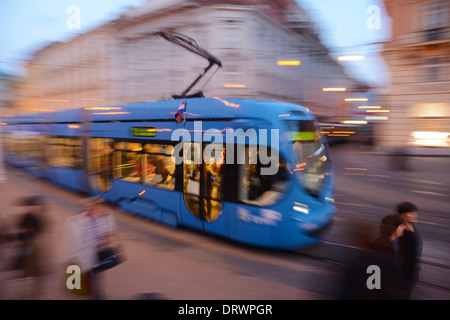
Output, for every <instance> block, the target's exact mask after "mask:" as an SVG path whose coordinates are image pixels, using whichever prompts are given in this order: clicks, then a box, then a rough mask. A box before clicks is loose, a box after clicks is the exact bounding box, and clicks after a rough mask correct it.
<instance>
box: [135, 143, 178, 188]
mask: <svg viewBox="0 0 450 320" xmlns="http://www.w3.org/2000/svg"><path fill="white" fill-rule="evenodd" d="M145 150H146V151H147V152H149V153H145V154H144V157H143V159H142V160H143V161H142V165H141V166H140V167H139V171H140V173H141V174H142V177H143V183H144V184H146V185H150V186H157V187H160V188H165V189H169V190H173V189H175V162H174V158H173V157H172V152H173V146H171V145H146V146H145Z"/></svg>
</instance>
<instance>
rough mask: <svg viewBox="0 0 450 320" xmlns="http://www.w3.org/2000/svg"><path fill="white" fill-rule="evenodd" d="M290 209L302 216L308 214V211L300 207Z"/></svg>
mask: <svg viewBox="0 0 450 320" xmlns="http://www.w3.org/2000/svg"><path fill="white" fill-rule="evenodd" d="M292 209H294V210H295V211H297V212H301V213H304V214H309V209H308V208H305V207H301V206H293V207H292Z"/></svg>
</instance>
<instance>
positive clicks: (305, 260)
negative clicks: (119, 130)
mask: <svg viewBox="0 0 450 320" xmlns="http://www.w3.org/2000/svg"><path fill="white" fill-rule="evenodd" d="M332 152H333V161H334V166H335V173H336V206H337V208H338V212H337V214H336V217H335V222H334V224H333V225H332V227H331V228H330V230H329V231H328V233H327V234H326V235H325V238H324V241H325V242H324V243H321V244H319V245H318V246H316V247H314V248H311V250H305V251H303V252H298V253H295V252H294V253H289V252H281V253H279V252H273V251H270V250H269V251H268V250H262V249H258V248H253V247H248V246H242V245H239V244H236V243H232V242H229V241H226V240H223V239H220V238H216V237H210V236H207V235H203V234H201V233H197V232H193V231H190V230H185V229H176V230H175V229H171V228H168V227H165V226H162V225H158V224H155V223H152V222H149V221H147V220H143V219H141V218H137V217H134V216H130V215H128V214H126V213H124V212H123V211H121V210H120V209H118V208H115V207H112V206H111V207H110V209H111V211H112V212H113V213H114V215H115V216H116V218H117V219H118V223H119V229H120V235H121V239H122V242H123V246H124V248H125V249H126V253H127V258H128V259H127V261H126V262H125V263H123V264H122V265H120V266H118V267H116V268H114V269H112V270H110V271H107V272H106V273H105V274H104V279H103V284H104V289H105V292H106V298H107V299H117V300H124V299H138V298H139V297H142V295H143V294H149V293H150V294H153V295H151V296H150V297H151V298H156V299H170V300H186V299H193V300H211V299H212V300H216V299H220V300H222V299H224V300H248V299H254V300H260V299H263V300H298V299H311V300H327V299H336V298H338V297H339V294H340V290H341V287H340V284H341V281H342V275H343V272H344V271H345V270H346V268H347V267H346V266H345V265H346V263H349V261H350V259H351V257H352V253H350V254H347V253H349V252H350V251H352V247H353V246H358V244H359V243H358V240H359V238H358V235H359V232H358V229H357V228H355V226H358V227H359V226H361V223H362V224H365V225H366V227H367V230H368V236H369V237H372V236H375V235H376V230H377V228H378V223H379V220H380V218H381V217H382V216H384V215H385V214H388V213H391V212H392V211H393V208H394V206H395V204H396V203H397V202H398V201H403V200H412V201H413V202H415V203H416V204H417V205H418V206H419V209H420V212H419V214H420V220H421V222H420V223H419V224H418V229H419V230H420V234H421V236H422V239H423V242H424V250H423V257H422V259H423V260H424V261H426V262H427V263H426V264H423V265H422V273H421V283H419V284H418V285H417V287H416V290H415V292H414V294H413V298H414V299H449V298H450V290H449V288H450V284H449V279H450V277H449V274H450V273H449V269H448V266H449V265H450V257H449V252H448V247H449V246H448V241H449V240H450V237H449V232H450V227H449V222H448V221H449V218H448V217H449V215H448V213H447V212H446V208H447V206H446V204H447V203H448V195H449V194H450V193H449V192H448V190H450V188H449V184H448V183H447V179H446V177H445V174H447V175H448V172H450V170H446V168H447V167H448V158H443V157H436V158H423V157H420V158H412V159H410V160H411V162H410V164H411V166H412V170H409V171H392V170H391V169H390V168H389V162H388V160H387V158H385V156H384V155H381V154H377V153H367V152H364V153H362V152H360V151H359V149H355V148H353V147H352V146H340V147H336V148H333V150H332ZM352 169H365V170H352ZM355 171H359V172H361V171H362V172H364V173H360V174H363V175H354V174H348V173H355ZM8 178H9V182H8V183H7V184H3V185H1V186H0V191H1V197H0V202H1V203H0V210H1V211H0V212H1V213H2V215H3V216H5V217H6V218H7V219H9V221H11V220H10V219H12V218H13V216H14V210H15V201H16V200H17V199H19V198H20V197H22V196H24V195H31V194H44V195H45V196H46V198H47V199H48V201H49V207H48V209H49V210H48V213H49V216H50V218H51V219H50V221H51V229H50V232H49V234H48V240H49V247H48V249H49V250H48V253H49V254H51V259H50V260H49V261H51V264H50V266H51V269H49V271H50V275H49V276H48V277H47V278H46V279H45V281H44V283H45V285H44V286H43V287H42V288H41V293H40V294H39V296H35V295H31V296H30V295H29V294H28V293H27V290H26V288H27V285H29V282H27V281H26V280H14V281H6V279H8V278H10V277H11V276H12V273H11V272H2V273H1V274H0V276H1V278H2V279H3V280H4V281H2V283H1V291H0V295H1V296H0V298H2V299H27V298H32V299H36V298H38V299H84V297H76V296H74V295H72V294H69V293H68V292H67V290H66V289H65V288H64V281H63V276H64V272H63V270H61V267H60V264H59V258H60V247H59V241H58V240H59V239H60V238H61V225H62V224H63V223H64V221H65V219H67V217H69V216H70V215H72V214H74V213H76V212H77V210H78V203H79V201H80V200H81V199H82V198H83V197H82V196H80V195H77V194H74V193H72V192H70V191H65V190H61V189H60V188H58V187H56V186H53V185H50V184H48V183H47V182H45V181H41V180H38V179H34V178H30V177H28V176H27V175H25V174H24V173H22V172H19V171H17V170H15V169H10V170H8ZM368 181H369V182H370V183H369V182H368ZM328 243H331V244H340V245H343V246H342V247H340V246H336V245H330V244H328ZM12 245H14V243H9V244H7V245H3V246H2V247H1V251H2V252H1V253H2V255H1V257H2V258H3V260H2V262H1V263H0V264H1V266H2V267H5V265H6V262H7V260H6V257H7V254H8V252H11V248H12V247H11V246H12ZM147 297H148V296H147Z"/></svg>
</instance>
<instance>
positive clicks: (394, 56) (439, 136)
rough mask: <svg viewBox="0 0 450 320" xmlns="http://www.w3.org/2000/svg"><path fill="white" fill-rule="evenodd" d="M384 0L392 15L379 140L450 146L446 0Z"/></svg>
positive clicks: (448, 5)
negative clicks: (384, 116) (384, 112)
mask: <svg viewBox="0 0 450 320" xmlns="http://www.w3.org/2000/svg"><path fill="white" fill-rule="evenodd" d="M384 2H385V5H386V9H387V11H388V14H389V15H390V16H391V18H392V40H391V41H390V42H388V43H386V44H385V45H384V50H383V56H384V58H385V60H386V62H387V64H388V65H389V68H390V77H391V85H390V91H389V93H388V94H386V95H385V96H384V103H385V104H386V107H388V108H389V109H390V114H389V120H388V121H385V122H383V123H382V124H380V126H379V127H378V132H377V136H378V144H379V145H380V146H384V147H444V148H450V2H449V1H448V0H402V1H394V0H385V1H384Z"/></svg>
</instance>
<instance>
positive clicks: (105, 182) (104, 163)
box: [88, 138, 114, 192]
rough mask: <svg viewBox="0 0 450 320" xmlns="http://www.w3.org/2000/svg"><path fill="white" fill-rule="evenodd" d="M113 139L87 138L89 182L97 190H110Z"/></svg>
mask: <svg viewBox="0 0 450 320" xmlns="http://www.w3.org/2000/svg"><path fill="white" fill-rule="evenodd" d="M113 146H114V143H113V140H112V139H105V138H92V139H90V140H89V151H88V159H89V160H88V172H89V175H90V183H92V185H93V186H95V187H96V188H97V189H98V190H99V191H101V192H106V191H109V190H111V188H112V183H111V177H112V163H113V160H112V152H113V150H114V149H113Z"/></svg>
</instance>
